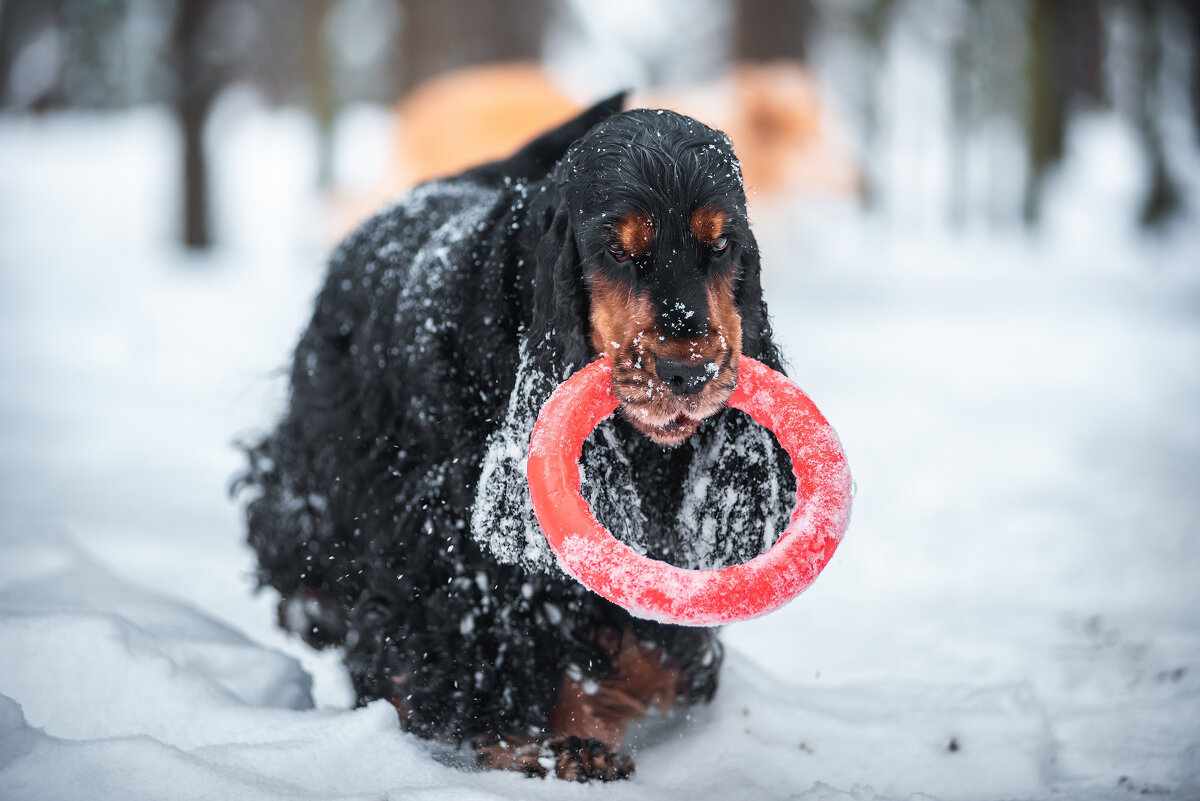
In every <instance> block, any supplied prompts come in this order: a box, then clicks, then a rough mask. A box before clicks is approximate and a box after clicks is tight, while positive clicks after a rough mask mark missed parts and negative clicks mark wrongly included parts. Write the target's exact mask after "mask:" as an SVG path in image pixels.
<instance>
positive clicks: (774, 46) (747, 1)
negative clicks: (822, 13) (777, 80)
mask: <svg viewBox="0 0 1200 801" xmlns="http://www.w3.org/2000/svg"><path fill="white" fill-rule="evenodd" d="M815 21H816V8H815V7H814V5H813V2H812V0H736V2H735V3H734V11H733V27H734V58H735V59H736V60H738V61H780V60H788V59H790V60H797V61H805V60H806V59H807V58H808V40H809V36H810V35H811V33H812V29H813V25H814V23H815Z"/></svg>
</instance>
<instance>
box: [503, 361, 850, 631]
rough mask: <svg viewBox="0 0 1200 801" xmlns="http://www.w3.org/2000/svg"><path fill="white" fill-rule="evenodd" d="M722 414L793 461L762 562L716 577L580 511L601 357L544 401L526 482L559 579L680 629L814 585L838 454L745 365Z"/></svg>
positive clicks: (812, 423)
mask: <svg viewBox="0 0 1200 801" xmlns="http://www.w3.org/2000/svg"><path fill="white" fill-rule="evenodd" d="M728 403H729V405H730V406H732V407H734V408H735V409H741V410H742V411H743V412H746V413H747V414H749V415H750V416H751V417H752V418H754V420H755V421H756V422H758V423H759V425H762V426H765V427H766V428H768V429H770V430H771V431H772V432H773V433H774V434H775V437H776V438H777V439H778V440H779V444H780V445H782V446H783V449H784V450H786V451H787V453H788V455H789V456H791V458H792V470H793V472H794V473H795V474H796V507H795V509H794V510H793V511H792V517H791V521H790V522H789V523H788V526H787V528H786V529H785V530H784V532H783V533H782V534H780V535H779V538H778V539H777V540H776V541H775V544H774V545H772V546H771V547H770V548H769V549H768V550H767V551H766V552H765V553H762V554H759V555H758V556H756V557H754V558H753V559H751V560H750V561H749V562H745V563H742V564H737V565H732V566H730V567H726V568H723V569H721V570H688V569H685V568H681V567H676V566H675V565H672V564H669V563H667V562H662V561H659V560H657V559H650V558H648V557H645V556H642V555H641V554H639V553H638V552H637V551H635V550H633V548H631V547H629V546H628V545H626V544H625V543H623V542H621V541H619V540H618V539H616V538H615V537H613V535H612V534H610V533H609V532H608V530H607V529H605V528H604V526H602V525H600V523H598V522H596V518H595V516H594V515H593V514H592V510H591V507H590V506H588V503H587V501H585V500H584V499H583V495H582V492H581V490H580V480H579V466H578V465H579V456H580V453H581V452H582V449H583V443H584V440H586V439H587V438H588V435H590V434H591V433H592V430H593V429H595V427H596V426H597V425H599V423H600V421H602V420H604V419H605V418H606V417H608V416H609V415H611V414H612V413H613V411H615V410H616V408H617V397H616V396H615V395H614V394H613V391H612V364H611V362H610V361H609V359H608V357H606V356H605V357H601V358H599V359H597V360H596V361H594V362H592V363H591V364H590V365H588V366H587V367H585V368H583V369H582V370H580V371H579V372H577V373H575V374H574V375H573V376H571V377H570V378H568V379H567V380H566V381H564V382H563V383H562V384H561V385H560V386H559V387H558V388H557V389H556V390H555V391H554V393H553V394H552V395H551V396H550V399H549V400H547V401H546V404H545V405H544V406H543V407H542V411H541V413H540V414H539V415H538V419H537V423H536V425H535V426H534V429H533V436H532V437H531V439H530V442H529V461H528V464H527V474H528V478H529V494H530V497H531V499H532V500H533V510H534V513H535V514H536V515H537V519H538V523H539V524H541V527H542V531H543V532H544V533H545V535H546V540H547V541H548V542H549V543H550V548H551V550H553V551H554V554H555V556H557V557H558V561H559V564H560V565H562V567H563V569H565V570H566V571H567V573H569V574H570V575H571V576H573V577H574V578H575V579H576V580H577V581H579V582H580V583H581V584H583V585H584V586H585V587H587V588H588V589H590V590H592V591H593V592H596V593H598V594H600V595H602V596H604V597H605V598H607V599H608V600H610V601H612V602H613V603H615V604H618V605H620V606H622V607H624V608H625V609H626V610H628V611H629V612H630V613H631V614H633V615H635V616H637V617H642V618H646V619H649V620H658V621H661V622H663V623H675V624H679V625H685V626H716V625H720V624H722V623H730V622H733V621H735V620H746V619H748V618H752V617H757V616H759V615H765V614H766V613H768V612H772V611H774V610H776V609H778V608H779V607H781V606H783V605H784V604H785V603H787V602H788V601H790V600H791V599H792V598H794V597H796V596H797V595H799V594H800V593H801V592H803V591H804V590H805V589H807V588H808V586H809V585H810V584H812V583H813V581H814V580H815V579H816V578H817V575H818V574H820V572H821V570H822V569H823V568H824V567H825V565H826V564H827V563H828V562H829V559H830V557H832V556H833V552H834V550H835V549H836V548H837V546H838V543H839V542H841V539H842V534H843V533H845V531H846V526H847V525H849V523H850V495H851V488H850V469H849V467H848V466H847V464H846V455H845V453H844V452H843V450H842V445H841V442H840V441H839V440H838V438H837V434H836V433H834V430H833V427H832V426H830V425H829V423H828V422H827V421H826V420H825V417H824V416H823V415H822V414H821V412H820V411H819V410H818V409H817V407H816V406H815V405H814V404H813V402H812V401H811V400H809V398H808V396H807V395H805V394H804V393H803V392H802V391H801V390H800V388H799V387H797V386H796V385H795V384H793V383H792V382H791V381H789V380H788V378H787V377H786V376H784V375H783V374H782V373H778V372H776V371H775V370H772V369H771V368H769V367H767V366H766V365H765V364H763V363H762V362H759V361H756V360H754V359H751V358H750V357H748V356H742V357H741V359H740V364H739V366H738V380H737V388H736V389H735V390H734V392H733V394H732V395H731V396H730V398H729V401H728Z"/></svg>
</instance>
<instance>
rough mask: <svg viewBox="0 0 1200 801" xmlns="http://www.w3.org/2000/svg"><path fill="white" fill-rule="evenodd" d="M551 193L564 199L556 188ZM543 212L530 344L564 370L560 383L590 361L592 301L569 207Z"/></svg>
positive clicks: (534, 280) (535, 275) (535, 267)
mask: <svg viewBox="0 0 1200 801" xmlns="http://www.w3.org/2000/svg"><path fill="white" fill-rule="evenodd" d="M548 191H549V192H552V193H554V194H555V195H557V194H559V192H558V190H557V188H552V189H549V190H548ZM542 213H543V215H544V216H546V217H549V218H550V220H549V225H548V226H547V228H546V230H545V232H544V233H543V234H542V236H541V239H540V240H538V243H537V245H536V247H535V248H534V277H533V284H534V287H533V314H532V320H531V324H530V330H529V341H530V343H531V344H532V345H533V348H534V349H535V350H536V351H538V352H540V353H542V354H543V358H545V359H547V360H549V361H550V363H552V364H553V365H554V366H555V367H556V368H559V370H560V371H561V375H560V380H561V379H562V378H566V377H567V375H569V374H570V373H571V372H573V371H575V370H578V369H579V368H580V367H583V366H584V365H585V364H587V362H588V356H589V354H590V350H589V345H588V341H587V326H586V321H587V318H588V298H587V291H586V290H585V289H584V285H583V259H582V258H580V255H579V248H578V246H577V245H576V244H575V228H574V225H573V224H572V223H571V215H570V211H569V209H568V206H567V204H566V202H565V201H562V202H559V203H557V204H556V206H555V207H552V208H547V209H544V210H543V212H542ZM551 214H552V215H553V216H551Z"/></svg>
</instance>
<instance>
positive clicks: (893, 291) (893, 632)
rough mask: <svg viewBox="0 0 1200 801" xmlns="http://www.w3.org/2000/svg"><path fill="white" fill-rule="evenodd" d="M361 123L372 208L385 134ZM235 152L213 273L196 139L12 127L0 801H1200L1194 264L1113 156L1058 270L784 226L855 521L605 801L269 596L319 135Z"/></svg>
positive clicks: (355, 139)
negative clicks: (201, 243) (372, 681)
mask: <svg viewBox="0 0 1200 801" xmlns="http://www.w3.org/2000/svg"><path fill="white" fill-rule="evenodd" d="M340 124H341V127H340V129H339V132H338V142H339V154H340V159H341V168H342V171H343V173H347V174H349V173H352V172H356V171H357V174H359V175H360V176H361V175H363V174H369V173H370V171H371V170H372V166H373V165H372V164H371V162H370V161H369V159H368V160H366V161H365V162H364V155H363V154H370V153H373V152H377V151H378V148H377V147H374V145H377V144H378V142H379V141H381V140H382V139H384V138H386V136H387V135H388V134H387V131H386V120H384V119H382V118H381V117H380V116H379V115H378V114H377V113H375V112H371V111H369V110H362V111H359V112H355V113H350V114H347V115H344V116H343V117H342V119H341V123H340ZM899 127H900V129H901V130H902V129H903V126H899ZM209 133H210V136H211V138H212V142H213V144H214V154H215V156H214V157H215V163H214V167H215V175H214V176H213V180H214V191H215V192H216V193H217V202H216V204H215V208H216V209H217V210H218V212H219V216H218V219H217V221H216V223H217V231H218V238H219V241H220V242H221V245H220V247H219V248H218V249H216V250H215V251H213V252H212V253H211V254H209V255H206V256H193V255H187V254H185V253H183V252H182V251H181V250H179V249H177V247H176V246H175V244H174V239H175V229H174V225H175V219H176V214H177V212H176V198H177V195H178V191H177V186H176V184H175V177H174V172H173V165H174V163H175V161H176V159H177V151H176V148H177V146H178V145H177V140H176V137H175V133H174V130H173V128H172V124H171V121H170V118H169V117H168V116H167V114H166V113H165V112H163V111H159V110H154V109H150V110H139V111H132V112H126V113H120V114H106V115H89V114H83V113H78V114H73V115H65V114H60V115H57V116H53V117H49V118H44V119H35V118H23V119H18V118H0V798H3V799H22V800H24V799H31V800H32V799H83V798H87V799H121V801H130V800H132V799H166V798H170V799H200V798H213V799H335V798H356V799H368V798H370V799H381V798H393V799H400V798H403V799H449V798H453V799H531V798H532V799H538V798H568V797H584V796H587V797H599V796H600V795H601V794H602V795H603V796H604V797H605V798H613V799H661V798H686V799H689V801H705V800H706V799H729V798H761V799H805V801H817V800H818V799H820V800H821V801H828V800H832V799H839V800H840V799H855V800H856V801H867V800H868V799H876V798H880V799H907V798H922V799H927V798H934V799H981V800H982V799H1128V798H1137V797H1156V798H1157V797H1161V798H1164V799H1197V798H1200V229H1198V227H1197V226H1196V224H1195V218H1194V217H1189V218H1187V219H1186V220H1185V221H1182V222H1179V223H1177V224H1176V225H1175V226H1174V228H1173V229H1172V230H1170V231H1169V232H1167V233H1166V234H1165V235H1163V236H1161V237H1155V238H1147V237H1145V236H1143V235H1142V234H1140V233H1139V232H1138V231H1137V229H1136V228H1135V227H1134V225H1133V222H1132V220H1133V216H1134V215H1133V213H1132V211H1131V210H1132V209H1133V208H1134V205H1135V204H1136V202H1137V199H1138V192H1139V191H1140V176H1141V164H1140V163H1139V162H1138V155H1137V151H1136V148H1135V147H1134V145H1133V143H1132V138H1131V137H1132V133H1131V132H1130V130H1129V129H1128V128H1127V127H1126V126H1125V125H1124V124H1123V123H1121V122H1120V121H1119V120H1118V119H1116V118H1115V117H1111V116H1105V117H1097V118H1095V119H1092V120H1087V121H1085V123H1084V124H1082V125H1079V126H1077V127H1076V128H1075V130H1074V133H1073V139H1072V141H1071V143H1070V145H1071V146H1070V150H1069V153H1070V155H1069V157H1068V159H1067V161H1066V163H1065V165H1064V166H1063V168H1062V169H1061V170H1060V171H1059V172H1058V173H1057V175H1056V176H1055V179H1054V181H1055V182H1054V185H1053V186H1052V187H1051V190H1050V192H1049V195H1048V198H1047V216H1046V220H1045V223H1044V225H1043V226H1042V228H1041V230H1040V233H1037V234H1030V233H1025V232H1023V231H1021V230H1020V229H1011V230H1010V229H1006V228H1005V227H1004V226H1000V227H998V228H991V229H989V230H977V229H973V228H968V229H967V230H965V231H959V232H958V233H953V234H952V233H949V232H947V230H946V228H945V227H944V225H942V224H940V223H939V222H938V221H937V220H936V219H932V217H933V216H934V215H931V214H926V215H925V216H923V217H922V216H921V215H920V214H919V213H918V212H917V210H914V211H913V212H912V213H910V214H907V215H905V214H899V215H894V216H892V217H890V218H888V219H881V218H878V217H863V216H862V215H860V214H859V213H858V212H857V211H856V210H855V209H854V208H851V207H850V206H849V205H845V204H839V203H829V204H824V205H815V206H814V205H809V206H806V207H804V208H803V209H795V208H775V209H771V208H765V207H764V208H762V209H761V211H760V219H759V220H758V221H757V224H758V231H759V235H760V238H761V240H762V242H763V245H764V249H765V254H766V258H765V263H766V283H767V294H768V300H769V303H770V307H771V310H772V313H773V317H774V320H775V324H776V327H777V331H778V334H779V339H780V340H781V342H782V344H783V347H784V350H785V352H786V355H787V356H788V358H789V360H790V371H791V374H792V376H793V377H794V378H795V379H796V380H797V381H798V382H799V383H800V385H801V386H802V387H803V388H804V389H805V390H806V391H807V392H808V393H809V394H810V395H811V396H812V397H813V398H814V399H815V400H816V402H817V403H818V404H819V405H820V406H821V407H822V409H823V410H824V412H825V413H826V415H827V416H828V417H829V419H830V420H831V422H832V423H833V424H834V425H835V427H836V428H837V429H838V431H839V432H840V434H841V436H842V439H843V442H844V444H845V446H846V449H847V452H848V456H849V459H850V464H851V467H852V469H853V471H854V474H855V478H856V482H857V495H856V499H855V507H854V516H853V521H852V523H851V527H850V530H849V533H848V534H847V537H846V539H845V542H844V543H843V545H842V547H841V549H840V550H839V551H838V553H837V555H836V556H835V558H834V559H833V561H832V562H831V564H830V565H829V567H828V568H827V569H826V571H825V573H824V574H823V575H822V577H821V578H820V579H819V580H818V581H817V583H816V584H815V585H814V586H813V588H812V589H810V590H809V591H808V592H807V593H806V594H804V595H803V596H801V597H800V598H799V599H798V600H796V601H794V602H793V603H792V604H791V605H789V606H787V607H786V608H784V609H783V610H781V611H779V612H776V613H774V614H772V615H769V616H767V617H765V618H762V619H760V620H756V621H753V622H748V623H741V624H736V625H733V626H730V627H728V628H727V630H726V632H725V642H726V643H727V646H728V659H727V663H726V670H725V672H724V674H723V681H722V684H721V688H720V691H719V693H718V695H717V698H716V700H715V701H714V703H713V704H712V705H711V706H709V707H705V708H701V709H697V710H695V711H694V713H693V714H691V715H690V716H689V717H687V718H686V719H681V720H677V721H673V722H671V723H670V724H669V725H658V726H653V727H648V728H647V729H646V730H645V731H643V732H642V733H641V736H640V737H639V741H638V743H637V748H636V758H637V763H638V773H637V775H636V777H635V778H634V779H633V780H632V781H629V782H624V783H619V784H615V785H610V786H605V787H594V786H589V787H581V786H570V785H566V784H565V783H561V782H555V781H537V780H529V779H525V778H522V777H520V776H517V775H512V774H501V773H475V772H470V771H467V770H463V769H462V768H461V766H455V765H453V764H447V763H449V762H453V759H452V757H448V756H447V755H446V754H445V753H443V752H439V751H437V750H436V749H432V748H431V747H429V746H428V745H427V744H426V743H424V742H422V741H419V740H417V739H416V738H414V737H411V736H408V735H406V734H404V733H402V732H401V731H400V730H399V727H398V725H397V722H396V719H395V713H394V710H393V709H392V707H391V706H390V705H388V704H387V703H385V702H377V703H374V704H371V705H369V706H368V707H366V708H363V709H353V708H352V707H351V701H352V696H351V693H350V690H349V687H348V683H347V681H346V679H345V677H344V673H343V671H342V669H341V667H340V664H339V662H338V656H337V654H336V653H318V652H314V651H312V650H310V649H308V648H307V647H306V646H304V645H303V644H302V643H300V642H298V641H296V640H294V639H291V638H289V637H288V636H287V635H285V634H284V633H283V632H281V631H280V630H278V629H277V628H275V626H274V603H275V598H274V597H273V596H272V595H271V594H270V593H262V594H259V595H255V594H254V593H253V592H252V581H251V578H250V576H251V570H252V557H251V554H250V552H249V550H248V549H247V548H246V547H245V546H244V545H243V542H242V538H243V527H242V524H241V520H240V510H239V508H238V507H237V506H236V505H235V504H234V503H233V502H231V501H230V500H229V498H228V497H227V495H226V487H227V484H228V482H229V480H230V478H231V476H233V475H234V474H235V473H236V471H237V470H238V469H239V468H240V459H239V456H238V454H237V452H236V451H235V449H234V448H233V442H234V440H235V439H236V438H238V437H240V436H253V435H254V433H255V432H261V431H263V430H265V429H266V428H267V427H268V426H270V425H271V423H272V421H273V420H274V419H275V417H276V416H277V414H278V413H279V411H280V409H281V408H282V403H283V400H284V397H285V391H286V385H285V381H284V375H283V368H285V366H286V364H287V361H288V357H289V352H290V349H291V347H292V346H293V344H294V342H295V340H296V338H297V336H298V333H299V331H300V329H301V327H302V325H303V324H304V322H305V320H306V317H307V314H308V311H309V304H310V302H311V298H312V295H313V293H314V291H315V290H316V287H317V285H318V282H319V280H320V277H321V272H322V259H323V254H324V252H325V251H326V249H327V247H328V242H327V241H326V238H325V235H324V230H323V226H322V210H321V207H320V205H319V202H318V199H317V197H316V196H315V193H314V191H313V190H312V186H313V184H314V181H313V175H312V173H311V170H310V167H309V166H308V165H312V164H313V163H314V162H315V158H314V157H313V152H314V149H315V141H314V137H313V132H312V128H311V125H310V124H309V123H308V121H307V120H306V118H304V117H302V116H300V115H299V114H298V113H294V112H288V111H269V110H264V109H263V108H261V107H260V106H259V105H258V104H257V103H256V101H255V99H254V97H253V96H252V95H251V94H247V93H245V92H238V91H235V92H231V93H228V94H227V95H226V96H225V97H223V98H222V100H221V104H220V106H219V107H218V109H217V113H216V115H215V118H214V120H213V123H212V125H211V128H210V132H209ZM913 135H914V136H917V137H918V138H919V132H917V133H915V134H913ZM918 150H919V148H918ZM908 152H912V150H911V149H909V151H908ZM1188 152H1194V150H1193V151H1188ZM925 157H926V160H927V161H929V159H932V163H927V164H926V166H925V168H924V169H923V171H922V172H921V175H922V176H924V177H926V178H927V177H928V176H934V177H936V176H937V175H938V174H939V169H940V168H942V167H944V166H945V165H944V163H942V162H940V161H938V160H937V158H936V157H934V156H930V155H929V154H928V153H926V154H925ZM897 169H898V170H904V169H909V170H916V169H917V168H916V167H914V166H913V165H912V164H910V163H908V162H904V163H900V162H899V161H898V162H897ZM1182 169H1183V171H1184V175H1186V176H1187V177H1188V180H1189V181H1190V185H1191V186H1193V187H1200V182H1198V181H1196V180H1195V179H1196V176H1197V175H1198V174H1200V169H1198V167H1197V165H1196V164H1195V163H1194V161H1192V162H1188V163H1185V164H1183V165H1182ZM921 185H922V186H923V187H925V189H927V190H928V189H929V187H930V186H933V187H935V189H936V181H935V180H924V178H923V179H922V183H921ZM920 208H925V206H921V207H920ZM914 209H917V207H916V206H914Z"/></svg>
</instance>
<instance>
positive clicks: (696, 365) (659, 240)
mask: <svg viewBox="0 0 1200 801" xmlns="http://www.w3.org/2000/svg"><path fill="white" fill-rule="evenodd" d="M551 180H552V181H554V182H555V183H556V184H557V186H556V189H557V197H558V198H559V200H558V204H559V206H558V208H557V209H556V210H555V215H554V220H553V223H552V224H551V226H550V233H549V234H548V235H547V237H546V238H544V239H543V242H542V245H541V247H540V252H539V256H540V257H542V259H544V260H546V261H550V260H553V261H554V262H555V267H554V278H553V280H554V282H555V284H556V285H557V290H556V292H555V293H554V295H555V297H554V298H552V302H554V303H557V304H558V305H559V308H557V309H556V310H555V312H554V314H555V315H556V321H555V324H554V328H555V331H554V333H555V335H556V336H560V337H561V335H562V334H563V333H564V332H563V331H561V330H558V329H559V328H563V327H567V328H570V327H572V322H571V320H572V318H574V319H577V320H578V323H579V324H581V325H580V328H581V330H580V332H579V333H580V334H582V340H583V342H584V343H586V346H588V347H587V349H588V351H590V356H592V357H595V356H597V355H600V354H606V355H608V356H609V357H610V358H611V359H612V363H613V389H614V391H615V392H616V394H617V396H618V397H619V398H620V410H621V412H622V414H623V415H624V416H625V417H626V418H627V419H628V420H629V421H630V422H631V423H632V424H633V425H634V426H636V427H637V429H638V430H640V431H641V432H643V433H644V434H646V435H647V436H648V437H650V438H651V439H653V440H654V441H655V442H657V443H659V444H661V445H668V446H670V445H678V444H679V443H681V442H683V441H684V440H686V439H687V438H688V437H689V436H691V435H692V434H693V433H695V431H696V429H697V428H698V427H699V426H700V423H701V422H702V421H703V420H704V419H705V418H707V417H709V416H710V415H712V414H715V413H716V412H717V411H718V410H720V409H721V407H722V406H723V405H724V403H725V401H726V400H727V399H728V398H729V395H730V394H731V393H732V392H733V388H734V385H735V383H736V380H737V370H738V359H739V357H740V356H741V354H742V352H743V348H746V350H747V352H749V353H751V354H752V355H757V353H758V348H759V345H760V343H759V340H760V339H761V338H762V337H763V335H764V334H763V332H764V325H765V311H764V309H763V307H762V300H761V292H760V290H759V282H758V272H759V264H758V249H757V245H756V243H755V241H754V237H753V235H752V234H751V232H750V228H749V225H748V223H747V219H746V200H745V193H744V191H743V188H742V180H741V171H740V168H739V166H738V162H737V159H736V157H735V156H734V154H733V149H732V146H731V145H730V143H729V139H728V138H727V137H726V136H724V135H723V134H721V133H720V132H718V131H714V130H713V129H711V128H708V127H707V126H705V125H702V124H701V123H699V122H697V121H695V120H693V119H690V118H688V117H684V116H681V115H679V114H676V113H674V112H670V111H658V110H647V109H638V110H634V111H629V112H625V113H623V114H618V115H615V116H613V117H610V118H609V119H607V120H606V121H604V122H602V123H600V124H599V125H597V126H596V127H595V128H593V129H592V130H591V131H589V132H588V133H587V134H586V135H585V136H583V137H582V138H581V139H580V140H579V141H577V142H576V143H575V144H574V145H573V146H572V147H571V149H570V150H569V151H568V153H567V155H566V156H565V157H564V158H563V160H562V161H561V162H560V163H559V165H558V167H557V169H556V171H555V173H554V175H552V178H551ZM545 278H548V276H546V277H545ZM545 278H543V277H541V273H540V272H539V280H545ZM573 283H574V284H576V285H578V289H577V290H576V289H573V287H572V284H573ZM578 345H579V337H576V338H575V346H578ZM747 345H749V347H747ZM578 360H579V361H580V362H582V361H584V359H582V358H579V359H578Z"/></svg>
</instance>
